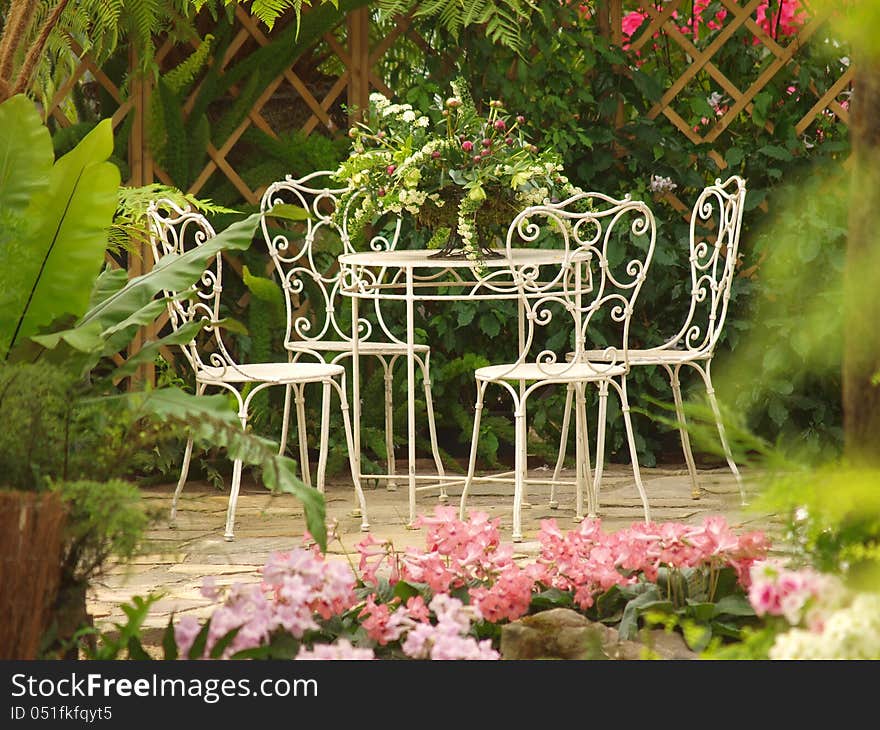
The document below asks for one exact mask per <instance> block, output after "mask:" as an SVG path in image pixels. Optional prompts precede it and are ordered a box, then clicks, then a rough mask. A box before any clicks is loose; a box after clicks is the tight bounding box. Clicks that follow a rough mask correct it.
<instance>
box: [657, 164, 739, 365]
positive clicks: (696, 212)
mask: <svg viewBox="0 0 880 730" xmlns="http://www.w3.org/2000/svg"><path fill="white" fill-rule="evenodd" d="M745 197H746V183H745V180H744V179H743V178H741V177H739V176H738V175H733V176H731V177H729V178H728V179H727V180H725V181H724V182H721V180H720V179H718V180H716V181H715V183H714V184H713V185H709V186H707V187H706V188H704V189H703V191H702V192H701V193H700V195H699V197H698V198H697V201H696V203H695V204H694V207H693V211H692V213H691V221H690V236H689V254H690V259H689V260H690V273H691V295H690V306H689V309H688V313H687V316H686V317H685V320H684V323H683V324H682V326H681V329H680V330H679V331H678V332H677V333H676V334H675V335H674V336H673V337H671V338H670V339H669V340H667V341H666V342H665V343H664V344H663V345H661V346H660V347H658V348H657V349H660V350H669V349H677V350H686V351H688V352H692V353H694V354H695V355H702V356H711V355H712V353H713V351H714V349H715V346H716V345H717V344H718V340H719V338H720V337H721V333H722V330H723V327H724V320H725V317H726V316H727V307H728V302H729V300H730V290H731V286H732V285H733V279H734V276H735V274H736V264H737V257H738V255H739V253H738V252H739V237H740V229H741V228H742V216H743V205H744V203H745Z"/></svg>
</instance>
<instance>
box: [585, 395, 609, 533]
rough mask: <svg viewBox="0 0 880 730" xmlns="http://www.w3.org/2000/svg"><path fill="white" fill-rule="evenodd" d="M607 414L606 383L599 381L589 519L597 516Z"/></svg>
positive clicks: (603, 463) (603, 465)
mask: <svg viewBox="0 0 880 730" xmlns="http://www.w3.org/2000/svg"><path fill="white" fill-rule="evenodd" d="M607 413H608V381H607V380H601V381H599V416H598V418H597V419H596V467H595V469H594V470H593V487H592V494H591V499H590V505H589V515H588V516H589V517H596V516H597V515H598V514H599V489H600V487H601V486H602V473H603V471H604V470H605V420H606V418H607Z"/></svg>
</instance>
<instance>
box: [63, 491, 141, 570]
mask: <svg viewBox="0 0 880 730" xmlns="http://www.w3.org/2000/svg"><path fill="white" fill-rule="evenodd" d="M52 489H53V490H55V491H57V492H58V494H59V495H60V497H61V499H62V500H63V501H64V503H65V504H66V505H67V508H68V520H67V526H66V531H67V532H66V535H65V540H64V543H65V554H64V558H63V560H64V566H65V571H67V573H68V574H67V576H66V577H67V578H68V579H69V580H71V581H74V582H77V583H86V582H90V581H92V580H94V579H95V578H96V577H97V576H98V575H100V572H101V571H102V570H103V569H104V567H105V566H106V565H107V563H108V561H109V560H110V558H111V557H115V558H117V559H119V560H121V561H123V562H125V561H127V560H129V559H131V558H132V557H133V556H134V555H135V553H136V552H137V550H138V549H139V547H140V544H141V541H142V539H143V537H144V532H145V530H146V529H147V527H148V525H149V524H150V521H151V515H150V514H149V513H148V512H147V511H146V510H145V509H144V506H143V501H142V499H141V494H140V490H139V489H138V487H137V485H135V484H132V483H130V482H126V481H121V480H118V479H114V480H110V481H106V482H94V481H61V482H57V483H55V484H53V485H52Z"/></svg>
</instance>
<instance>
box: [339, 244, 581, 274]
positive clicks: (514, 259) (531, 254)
mask: <svg viewBox="0 0 880 730" xmlns="http://www.w3.org/2000/svg"><path fill="white" fill-rule="evenodd" d="M493 250H495V251H497V252H498V253H500V254H501V256H500V257H498V258H484V259H482V260H481V261H475V260H473V259H468V258H466V257H464V256H461V257H445V258H431V256H433V255H434V254H436V253H437V251H436V250H433V249H400V250H393V251H363V252H359V253H346V254H342V255H341V256H340V257H339V263H340V264H347V265H351V266H384V267H394V268H401V269H403V268H414V269H422V268H431V269H461V268H466V267H473V266H477V265H480V264H482V265H483V266H485V267H486V268H499V267H505V266H506V267H510V266H514V267H517V266H529V265H532V266H536V265H537V266H544V265H549V264H560V263H562V262H563V261H565V260H566V258H565V257H566V254H567V255H568V257H569V260H574V258H575V257H574V256H573V255H572V253H573V251H572V250H569V251H566V250H565V249H561V248H513V249H511V251H510V253H511V255H510V257H508V255H507V250H506V249H503V248H500V249H493ZM577 258H578V259H581V260H584V259H586V258H589V254H588V253H585V252H580V253H579V254H578V256H577Z"/></svg>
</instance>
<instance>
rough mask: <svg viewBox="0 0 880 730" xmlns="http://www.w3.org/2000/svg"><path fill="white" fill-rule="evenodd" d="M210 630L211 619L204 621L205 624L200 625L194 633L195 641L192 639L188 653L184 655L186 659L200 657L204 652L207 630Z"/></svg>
mask: <svg viewBox="0 0 880 730" xmlns="http://www.w3.org/2000/svg"><path fill="white" fill-rule="evenodd" d="M210 630H211V619H208V620H207V621H205V625H204V626H202V629H201V631H199V633H198V634H197V635H196V638H195V641H193V643H192V646H191V647H190V648H189V653H188V654H187V655H186V658H187V659H201V658H202V657H203V656H204V654H205V646H206V645H207V643H208V632H209V631H210Z"/></svg>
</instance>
